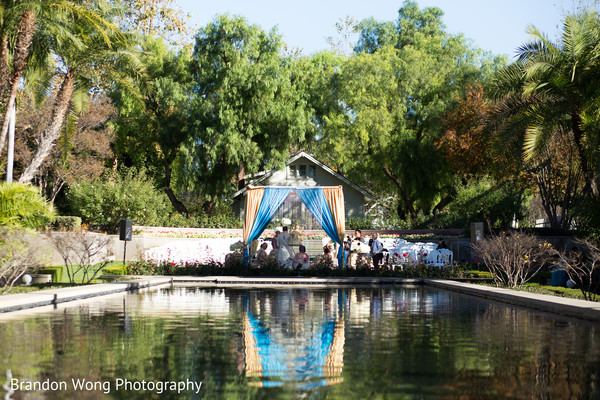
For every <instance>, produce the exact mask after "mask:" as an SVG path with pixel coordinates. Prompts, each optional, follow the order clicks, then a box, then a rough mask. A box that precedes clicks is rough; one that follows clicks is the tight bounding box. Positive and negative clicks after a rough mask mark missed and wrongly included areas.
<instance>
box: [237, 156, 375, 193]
mask: <svg viewBox="0 0 600 400" xmlns="http://www.w3.org/2000/svg"><path fill="white" fill-rule="evenodd" d="M301 158H305V159H306V160H308V161H310V162H312V163H314V164H316V165H318V166H319V167H320V168H321V169H322V170H324V171H325V172H327V173H329V174H331V175H333V176H334V177H335V178H337V179H339V180H340V181H342V182H344V183H345V184H347V185H348V186H351V187H352V188H354V189H355V190H357V191H359V192H360V193H361V194H363V195H364V196H366V197H368V198H370V199H373V198H374V197H373V195H372V194H371V193H369V192H367V191H366V190H365V189H363V188H361V187H360V186H358V185H357V184H355V183H354V182H352V181H350V180H349V179H348V178H346V177H344V176H343V175H341V174H339V173H338V172H336V171H334V170H332V169H331V168H329V167H328V166H327V165H325V164H323V163H322V162H320V161H319V160H317V159H316V158H314V157H313V156H311V155H310V154H308V153H305V152H304V151H301V152H299V153H298V154H296V155H294V156H292V157H291V158H290V159H289V160H288V161H287V162H286V163H285V166H286V168H287V167H288V166H289V165H290V164H292V163H294V162H295V161H297V160H299V159H301ZM276 171H278V169H276V168H274V169H272V170H270V171H268V172H266V173H259V174H258V175H259V176H257V175H254V177H255V179H253V180H251V181H250V182H249V183H248V184H247V185H246V186H245V187H244V188H242V189H240V190H238V191H237V192H235V193H234V194H233V196H231V198H232V199H234V198H236V197H238V196H240V195H242V194H244V193H245V192H246V190H248V186H261V184H262V183H263V182H264V181H265V180H267V179H268V178H270V177H271V176H273V174H274V173H275V172H276Z"/></svg>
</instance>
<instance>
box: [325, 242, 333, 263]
mask: <svg viewBox="0 0 600 400" xmlns="http://www.w3.org/2000/svg"><path fill="white" fill-rule="evenodd" d="M331 250H332V248H331V245H329V244H328V245H326V246H324V247H323V260H324V261H325V263H326V264H327V265H331V264H333V256H332V255H331Z"/></svg>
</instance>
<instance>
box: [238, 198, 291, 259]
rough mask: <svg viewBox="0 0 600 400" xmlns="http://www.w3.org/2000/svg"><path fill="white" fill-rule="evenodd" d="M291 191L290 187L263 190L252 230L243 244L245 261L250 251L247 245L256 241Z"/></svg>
mask: <svg viewBox="0 0 600 400" xmlns="http://www.w3.org/2000/svg"><path fill="white" fill-rule="evenodd" d="M291 191H292V188H291V187H290V188H283V187H266V188H265V192H264V193H263V197H262V199H261V201H260V206H259V207H258V212H257V214H256V218H255V219H254V224H253V225H252V230H250V234H249V235H248V241H247V242H246V243H245V245H246V251H245V255H244V258H245V260H249V259H250V249H249V247H248V245H249V244H250V242H252V241H253V240H254V239H258V237H259V236H260V234H261V233H262V232H263V231H264V230H265V228H266V227H267V225H269V221H271V218H273V215H275V213H276V212H277V209H278V208H279V206H281V204H282V203H283V202H284V200H285V199H286V197H288V195H289V194H290V192H291Z"/></svg>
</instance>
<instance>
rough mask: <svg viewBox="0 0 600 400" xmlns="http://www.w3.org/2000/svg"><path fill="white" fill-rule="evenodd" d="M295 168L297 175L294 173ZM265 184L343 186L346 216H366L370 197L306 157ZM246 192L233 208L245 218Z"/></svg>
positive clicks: (274, 174)
mask: <svg viewBox="0 0 600 400" xmlns="http://www.w3.org/2000/svg"><path fill="white" fill-rule="evenodd" d="M294 170H295V176H294V175H293V174H294ZM261 185H263V186H297V187H311V186H340V185H341V186H342V190H343V191H344V205H345V209H346V218H348V217H355V218H357V217H360V218H362V217H364V216H365V204H366V202H367V201H368V198H367V197H365V196H364V195H363V194H362V193H361V192H360V191H358V190H357V189H355V188H354V187H352V186H351V185H349V184H347V183H345V182H343V181H341V180H340V179H338V178H337V177H335V176H334V175H332V174H331V173H329V172H327V171H326V170H324V169H323V168H321V167H320V166H319V165H317V164H315V163H313V162H312V161H310V160H308V159H306V158H303V157H301V158H299V159H298V160H295V161H294V162H292V163H290V164H289V165H288V166H287V167H286V168H285V169H283V170H278V171H275V172H274V173H273V175H271V176H270V177H268V178H266V179H265V180H264V181H263V182H261ZM245 201H246V199H245V194H244V195H242V196H239V197H238V198H237V199H236V201H235V202H234V204H233V206H232V208H233V212H234V214H235V215H239V216H240V218H244V207H245Z"/></svg>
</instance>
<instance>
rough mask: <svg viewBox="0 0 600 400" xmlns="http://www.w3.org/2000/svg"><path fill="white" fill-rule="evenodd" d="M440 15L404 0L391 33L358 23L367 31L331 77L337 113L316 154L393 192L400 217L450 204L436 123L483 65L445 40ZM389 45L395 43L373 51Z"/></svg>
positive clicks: (460, 43) (459, 42)
mask: <svg viewBox="0 0 600 400" xmlns="http://www.w3.org/2000/svg"><path fill="white" fill-rule="evenodd" d="M441 16H442V13H441V10H439V9H429V8H426V9H424V10H419V8H418V6H417V5H416V3H415V2H413V1H406V2H405V3H404V5H403V7H402V8H401V9H400V10H399V19H398V21H397V23H396V25H395V26H396V31H395V33H393V32H391V31H390V25H389V24H383V25H381V24H380V25H381V26H380V27H379V28H377V27H376V26H375V25H376V24H375V23H374V22H373V21H367V22H366V23H364V24H362V26H364V27H366V28H368V31H367V32H362V33H361V39H360V40H359V43H358V46H357V49H356V50H357V55H356V56H355V57H353V58H351V59H349V60H347V61H346V62H345V63H344V64H343V66H342V67H341V68H340V69H339V70H338V72H337V74H336V78H335V80H334V82H335V86H334V89H333V90H334V93H335V95H336V96H337V100H338V103H337V104H338V108H337V110H336V112H334V113H332V114H330V115H329V117H328V121H329V128H328V129H327V132H326V134H325V135H323V137H322V138H321V139H320V140H319V142H320V148H321V153H322V154H325V153H329V154H335V156H334V157H333V158H335V167H337V168H338V169H339V170H341V171H342V172H344V173H346V174H347V175H349V176H352V177H355V178H358V179H359V180H363V181H365V182H368V184H369V186H370V187H371V188H373V189H377V190H378V191H380V193H386V194H396V195H397V196H398V198H399V202H398V204H397V212H398V215H399V216H400V217H403V218H415V217H417V215H419V214H420V213H425V214H428V213H430V212H432V211H435V210H439V209H440V208H443V206H444V205H445V204H447V203H448V202H449V200H450V197H451V195H452V192H453V186H454V184H453V177H452V175H451V174H450V171H449V170H448V168H447V166H446V164H445V162H444V159H443V157H442V154H441V153H440V152H439V151H438V150H437V149H436V147H435V143H436V142H437V140H438V139H439V137H440V135H441V134H442V132H443V130H442V124H441V118H440V117H441V115H442V113H443V112H445V111H446V110H447V109H448V108H449V106H450V105H451V104H452V103H453V101H454V99H455V98H456V97H457V96H458V94H459V93H461V92H462V91H463V89H464V87H465V86H466V84H467V83H469V82H472V81H475V80H477V79H480V78H481V76H482V75H483V74H484V73H485V71H486V68H487V66H486V67H485V68H481V67H482V65H483V64H484V63H488V60H487V59H485V57H481V56H480V55H479V54H478V53H477V51H476V50H473V49H471V48H469V46H468V45H467V43H466V41H465V40H464V39H463V38H462V37H461V36H452V35H449V34H447V33H446V32H445V28H444V25H443V24H442V21H441ZM359 26H361V25H360V24H359ZM381 32H383V36H381ZM390 39H394V40H395V41H394V43H392V44H389V45H386V46H384V47H379V44H380V43H388V42H389V41H390ZM488 64H489V65H493V63H488ZM488 64H486V65H488Z"/></svg>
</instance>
